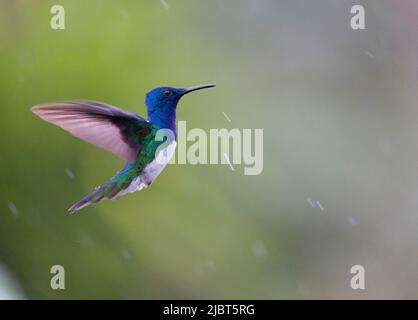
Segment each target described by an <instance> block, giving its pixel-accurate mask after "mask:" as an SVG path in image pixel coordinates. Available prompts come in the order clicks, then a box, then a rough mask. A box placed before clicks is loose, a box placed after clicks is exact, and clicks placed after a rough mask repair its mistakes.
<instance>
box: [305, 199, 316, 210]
mask: <svg viewBox="0 0 418 320" xmlns="http://www.w3.org/2000/svg"><path fill="white" fill-rule="evenodd" d="M306 201H308V203H309V204H310V205H311V207H312V208H316V204H315V203H314V202H313V201H312V199H311V198H306Z"/></svg>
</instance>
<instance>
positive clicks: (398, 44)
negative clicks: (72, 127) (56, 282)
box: [0, 0, 418, 299]
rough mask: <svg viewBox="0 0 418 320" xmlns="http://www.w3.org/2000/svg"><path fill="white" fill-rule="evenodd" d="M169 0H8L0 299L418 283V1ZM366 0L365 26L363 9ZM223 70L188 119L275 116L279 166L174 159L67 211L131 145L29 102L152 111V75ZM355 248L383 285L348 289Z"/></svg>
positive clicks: (354, 294)
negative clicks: (76, 128) (116, 192)
mask: <svg viewBox="0 0 418 320" xmlns="http://www.w3.org/2000/svg"><path fill="white" fill-rule="evenodd" d="M165 3H166V4H167V5H166V4H165ZM165 3H164V2H160V1H158V0H153V1H151V0H147V1H146V0H144V1H134V0H132V1H126V0H125V1H105V0H102V1H99V0H92V1H81V0H71V1H70V0H60V1H31V0H25V1H23V0H15V1H12V0H0V110H1V116H0V134H1V137H2V138H1V140H0V298H40V299H50V298H54V299H73V298H79V299H83V298H93V299H98V298H106V299H110V298H112V299H158V298H193V299H197V298H201V299H212V298H218V299H225V298H234V299H242V298H248V299H279V298H290V299H294V298H302V299H312V298H360V299H362V298H417V297H418V254H417V245H418V143H417V141H416V140H417V139H416V137H417V136H418V124H417V122H418V121H417V119H418V107H417V105H416V101H417V92H418V91H417V84H418V40H417V37H416V33H417V30H418V19H417V17H418V3H417V2H416V1H414V0H402V1H395V0H369V1H360V0H358V1H342V0H341V1H335V0H316V1H311V0H292V1H290V0H287V1H284V0H283V1H275V0H263V1H251V0H228V1H225V0H211V1H195V0H166V1H165ZM55 4H60V5H63V6H64V8H65V13H66V16H65V17H66V20H65V23H66V29H65V30H52V29H51V28H50V19H51V17H52V15H51V13H50V8H51V6H53V5H55ZM354 4H363V5H364V6H365V8H366V30H360V31H354V30H352V29H351V28H350V19H351V14H350V8H351V6H352V5H354ZM208 82H213V83H216V85H217V88H216V89H215V90H211V91H205V92H203V91H202V92H199V93H198V94H193V95H190V96H188V97H187V98H185V99H184V100H182V101H181V103H180V106H179V110H178V119H179V120H187V126H188V128H189V129H190V128H194V127H197V128H204V129H209V128H263V129H264V170H263V172H262V174H261V175H258V176H245V175H244V172H243V165H241V166H239V165H238V166H237V165H236V166H235V171H232V170H231V169H230V168H229V166H228V165H196V166H192V165H170V166H168V167H167V168H166V170H165V171H164V172H163V173H162V174H161V176H160V177H159V178H158V179H157V181H156V182H155V183H154V184H153V186H152V188H149V189H146V190H144V191H141V192H140V193H135V194H132V195H128V196H125V197H123V198H121V199H120V200H118V201H116V202H111V201H105V202H102V203H100V204H98V205H95V206H91V207H89V208H87V209H85V210H83V211H81V212H80V213H79V214H76V215H71V216H70V215H69V214H68V213H67V211H66V210H67V208H68V207H69V206H70V205H71V204H72V203H73V202H75V201H76V200H78V199H79V198H81V197H82V196H84V195H85V194H86V193H88V192H89V191H91V190H92V188H93V187H94V186H96V185H98V184H99V183H101V182H104V181H105V180H107V179H108V178H109V177H110V176H112V175H113V174H114V173H115V172H116V171H117V170H119V168H120V167H122V165H123V164H122V162H121V161H120V160H118V159H117V158H116V157H114V156H113V155H111V154H109V153H107V152H105V151H102V150H100V149H98V148H95V147H92V146H91V145H89V144H87V143H84V142H82V141H80V140H78V139H75V138H74V137H72V136H71V135H69V134H68V133H66V132H64V131H63V130H61V129H59V128H56V127H54V126H52V125H50V124H47V123H45V122H43V121H41V120H40V119H38V118H37V117H35V116H34V115H33V114H32V113H31V112H30V110H29V109H30V107H31V106H33V105H35V104H37V103H41V102H48V101H57V100H68V99H92V100H99V101H104V102H107V103H110V104H113V105H116V106H119V107H122V108H125V109H127V110H130V111H134V112H136V113H139V114H142V115H145V107H144V104H143V100H144V94H145V93H146V92H147V91H149V90H150V89H152V88H153V87H156V86H160V85H174V86H190V85H195V84H202V83H208ZM222 112H224V113H225V114H227V115H228V117H229V118H230V119H231V122H229V121H227V119H226V118H225V117H224V115H223V114H222ZM56 264H59V265H62V266H64V268H65V272H66V289H65V290H55V291H54V290H52V289H51V287H50V279H51V277H52V275H51V274H50V268H51V266H53V265H56ZM356 264H360V265H363V266H364V268H365V271H366V290H357V291H355V290H352V289H351V288H350V278H351V276H352V275H351V274H350V268H351V266H353V265H356Z"/></svg>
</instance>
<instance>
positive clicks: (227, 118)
mask: <svg viewBox="0 0 418 320" xmlns="http://www.w3.org/2000/svg"><path fill="white" fill-rule="evenodd" d="M222 114H223V115H224V117H225V119H226V120H228V121H229V122H231V119H230V118H229V117H228V116H227V114H226V113H225V112H222Z"/></svg>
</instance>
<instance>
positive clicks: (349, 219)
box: [346, 216, 358, 227]
mask: <svg viewBox="0 0 418 320" xmlns="http://www.w3.org/2000/svg"><path fill="white" fill-rule="evenodd" d="M346 219H347V221H348V222H349V223H350V224H351V225H352V226H353V227H355V226H356V225H357V224H358V222H357V220H356V219H355V218H354V217H352V216H347V217H346Z"/></svg>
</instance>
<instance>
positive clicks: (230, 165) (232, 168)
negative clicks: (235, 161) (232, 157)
mask: <svg viewBox="0 0 418 320" xmlns="http://www.w3.org/2000/svg"><path fill="white" fill-rule="evenodd" d="M224 157H225V160H226V161H227V162H228V164H229V167H230V168H231V170H232V171H235V169H234V167H233V165H232V163H231V161H229V158H228V155H227V154H226V153H224Z"/></svg>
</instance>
